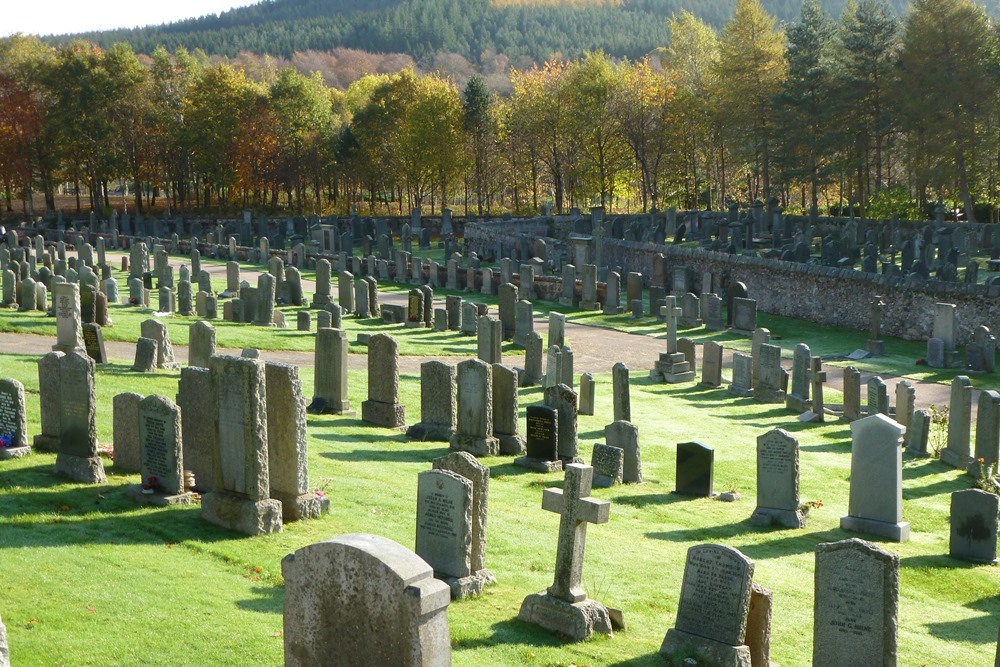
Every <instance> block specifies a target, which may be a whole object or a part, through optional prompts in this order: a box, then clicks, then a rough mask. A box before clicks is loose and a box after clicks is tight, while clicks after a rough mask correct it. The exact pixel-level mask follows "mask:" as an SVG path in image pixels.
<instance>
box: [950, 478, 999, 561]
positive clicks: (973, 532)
mask: <svg viewBox="0 0 1000 667" xmlns="http://www.w3.org/2000/svg"><path fill="white" fill-rule="evenodd" d="M998 501H1000V499H998V497H997V495H996V494H995V493H989V492H987V491H982V490H980V489H965V490H963V491H954V492H952V494H951V539H950V540H949V544H948V555H949V556H951V557H952V558H959V559H961V560H968V561H972V562H974V563H987V564H990V565H995V564H996V563H997V521H998V513H1000V505H998Z"/></svg>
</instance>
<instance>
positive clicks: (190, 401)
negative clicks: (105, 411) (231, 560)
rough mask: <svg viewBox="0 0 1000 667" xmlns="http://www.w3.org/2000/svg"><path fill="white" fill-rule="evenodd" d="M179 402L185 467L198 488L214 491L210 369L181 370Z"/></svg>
mask: <svg viewBox="0 0 1000 667" xmlns="http://www.w3.org/2000/svg"><path fill="white" fill-rule="evenodd" d="M176 403H177V406H178V407H179V408H180V409H181V442H182V446H183V451H184V454H183V456H184V467H185V468H186V469H187V470H190V471H191V472H192V473H194V478H195V489H197V490H198V491H199V492H201V493H206V492H208V491H211V490H212V489H214V488H215V471H216V468H217V465H216V462H215V456H216V447H217V442H218V429H217V428H215V421H216V420H217V419H218V414H217V411H216V407H215V390H214V388H213V386H212V374H211V372H210V371H209V370H208V368H200V367H196V366H189V367H187V368H182V369H181V378H180V381H179V382H178V383H177V399H176ZM116 435H117V434H116Z"/></svg>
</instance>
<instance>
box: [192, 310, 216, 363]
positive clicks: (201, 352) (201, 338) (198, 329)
mask: <svg viewBox="0 0 1000 667" xmlns="http://www.w3.org/2000/svg"><path fill="white" fill-rule="evenodd" d="M214 354H215V327H213V326H212V325H211V324H209V323H208V322H205V321H198V322H194V323H193V324H191V327H190V330H189V332H188V366H197V367H199V368H208V360H209V359H210V358H211V357H212V355H214Z"/></svg>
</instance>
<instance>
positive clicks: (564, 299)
mask: <svg viewBox="0 0 1000 667" xmlns="http://www.w3.org/2000/svg"><path fill="white" fill-rule="evenodd" d="M559 305H560V306H569V307H571V308H576V307H577V303H576V299H571V298H569V297H568V296H561V297H559Z"/></svg>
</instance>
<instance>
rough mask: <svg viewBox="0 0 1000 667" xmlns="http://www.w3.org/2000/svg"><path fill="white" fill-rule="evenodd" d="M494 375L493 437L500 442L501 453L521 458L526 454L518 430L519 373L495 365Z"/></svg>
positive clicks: (501, 365) (522, 439)
mask: <svg viewBox="0 0 1000 667" xmlns="http://www.w3.org/2000/svg"><path fill="white" fill-rule="evenodd" d="M492 374H493V435H494V436H495V437H496V439H497V441H498V442H499V453H500V454H501V455H504V456H520V455H521V454H523V453H524V438H522V437H521V434H520V429H519V428H518V408H519V402H518V378H517V371H516V370H515V369H513V368H508V367H507V366H504V365H503V364H493V365H492Z"/></svg>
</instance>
